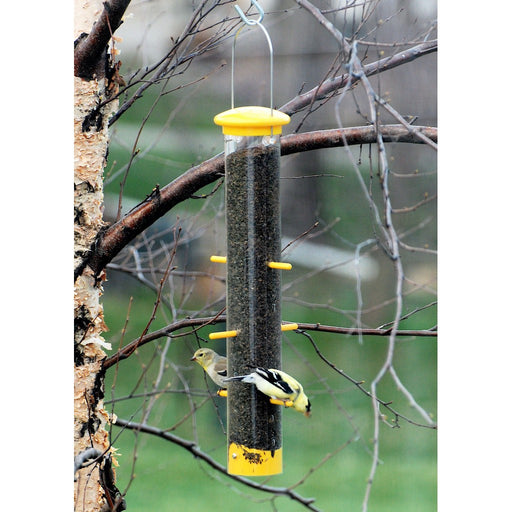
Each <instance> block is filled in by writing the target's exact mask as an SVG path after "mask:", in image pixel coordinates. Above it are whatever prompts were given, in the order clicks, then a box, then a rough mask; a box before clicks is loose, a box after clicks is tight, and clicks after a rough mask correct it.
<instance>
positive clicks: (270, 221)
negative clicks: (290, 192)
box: [224, 135, 282, 474]
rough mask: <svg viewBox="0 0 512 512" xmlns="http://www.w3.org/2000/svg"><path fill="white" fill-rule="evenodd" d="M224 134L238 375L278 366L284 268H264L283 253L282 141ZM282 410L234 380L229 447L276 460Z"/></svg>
mask: <svg viewBox="0 0 512 512" xmlns="http://www.w3.org/2000/svg"><path fill="white" fill-rule="evenodd" d="M224 137H225V138H224V140H225V155H226V165H225V168H226V178H225V179H226V185H225V189H226V222H227V288H226V290H227V291H226V293H227V329H228V330H231V329H236V330H237V331H238V334H237V336H236V337H233V338H228V339H227V341H226V343H227V355H228V376H235V375H244V374H247V373H250V372H251V371H252V370H253V369H254V366H263V367H266V368H280V367H281V305H280V304H281V300H280V299H281V271H280V270H276V269H272V268H270V267H269V266H268V263H269V262H271V261H279V260H280V254H281V216H280V206H279V175H280V173H279V161H280V136H279V135H270V136H269V135H265V136H236V135H225V136H224ZM281 410H282V408H281V407H280V406H277V405H273V404H271V403H270V402H269V398H268V397H267V396H265V395H263V394H261V393H260V392H259V391H257V390H256V388H255V386H253V385H250V384H245V383H242V382H231V383H230V384H229V388H228V441H229V445H230V446H231V445H234V446H240V447H243V448H244V449H246V448H250V449H255V450H256V455H254V453H252V454H251V457H249V459H250V458H252V459H258V456H259V454H260V451H261V453H268V452H270V454H271V457H274V454H275V452H276V451H279V455H281V446H282V434H281ZM242 451H243V450H242ZM232 455H233V454H232ZM234 455H235V456H236V453H235V454H234ZM249 462H250V461H249ZM253 462H254V467H255V468H257V470H259V471H263V472H260V473H259V474H275V473H280V472H281V468H280V464H275V463H271V464H270V465H269V466H268V468H267V469H264V468H262V466H261V461H258V460H256V461H253ZM273 462H275V461H273ZM228 466H229V464H228ZM249 466H251V464H250V463H249ZM238 474H251V473H250V472H248V473H240V472H238Z"/></svg>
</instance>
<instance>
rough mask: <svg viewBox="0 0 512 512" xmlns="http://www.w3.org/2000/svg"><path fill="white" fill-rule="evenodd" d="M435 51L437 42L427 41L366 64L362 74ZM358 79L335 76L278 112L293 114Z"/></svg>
mask: <svg viewBox="0 0 512 512" xmlns="http://www.w3.org/2000/svg"><path fill="white" fill-rule="evenodd" d="M436 51H437V41H427V42H425V43H422V44H419V45H417V46H413V47H412V48H409V49H408V50H403V51H401V52H398V53H397V54H395V55H392V56H391V57H384V58H382V59H379V60H378V61H375V62H372V63H370V64H367V65H366V66H362V70H363V72H364V74H365V75H366V76H367V77H369V76H372V75H376V74H378V73H382V72H383V71H388V70H390V69H393V68H396V67H397V66H401V65H402V64H406V63H408V62H412V61H413V60H415V59H417V58H418V57H422V56H423V55H428V54H429V53H432V52H436ZM359 79H360V78H359V77H355V76H353V75H352V76H350V73H347V74H344V75H339V76H336V77H334V78H332V79H331V80H327V81H326V82H324V83H322V84H320V85H319V86H317V87H315V88H313V89H311V90H310V91H307V92H305V93H303V94H299V95H298V96H296V97H295V98H293V99H292V100H290V101H288V102H287V103H285V104H284V105H283V106H282V107H280V108H279V110H281V111H282V112H284V113H285V114H288V115H292V114H295V113H297V112H300V111H301V110H304V109H305V108H307V107H308V106H309V105H310V104H311V103H312V102H314V101H320V100H322V99H324V98H326V97H327V96H328V95H329V94H332V93H333V92H335V91H337V90H338V89H342V88H343V87H345V86H346V85H347V84H349V83H350V84H351V86H353V85H354V84H356V83H357V82H358V81H359Z"/></svg>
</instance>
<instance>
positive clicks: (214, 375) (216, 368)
mask: <svg viewBox="0 0 512 512" xmlns="http://www.w3.org/2000/svg"><path fill="white" fill-rule="evenodd" d="M190 360H191V361H196V362H197V363H199V364H200V365H201V366H202V367H203V370H204V371H205V372H206V373H207V374H208V375H209V377H210V379H212V380H213V382H215V384H217V386H220V387H221V388H223V389H225V388H226V384H225V383H224V379H225V378H226V377H227V376H228V370H227V360H226V358H225V357H224V356H220V355H219V354H217V352H215V351H213V350H212V349H210V348H200V349H198V350H196V351H195V353H194V355H193V356H192V358H191V359H190Z"/></svg>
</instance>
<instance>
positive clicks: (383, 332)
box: [103, 314, 437, 370]
mask: <svg viewBox="0 0 512 512" xmlns="http://www.w3.org/2000/svg"><path fill="white" fill-rule="evenodd" d="M225 321H226V315H222V314H219V315H217V316H212V317H206V318H184V319H183V320H180V321H179V322H175V323H174V324H170V325H167V326H165V327H162V329H158V330H157V331H154V332H152V333H150V334H146V335H145V336H140V337H139V338H137V339H135V340H133V341H131V342H130V343H128V344H127V345H125V346H124V347H123V348H122V349H120V350H119V351H118V352H117V353H116V354H113V355H112V356H110V357H107V358H106V359H105V361H104V362H103V368H104V369H105V370H106V369H107V368H110V367H111V366H113V365H115V364H116V363H118V362H119V361H122V360H123V359H126V358H128V357H129V356H130V355H131V354H132V353H133V351H134V347H135V348H138V347H141V346H142V345H145V344H146V343H150V342H151V341H155V340H157V339H160V338H163V337H166V336H170V335H171V334H172V333H173V332H175V331H179V330H181V329H186V328H192V329H193V330H192V331H189V332H186V333H183V334H182V336H186V335H189V334H192V333H193V332H195V331H197V330H199V329H201V328H202V327H206V326H207V325H215V324H217V323H220V322H225ZM297 325H298V329H300V330H302V331H318V332H330V333H333V334H346V335H351V336H356V335H357V336H360V335H362V336H389V334H390V332H391V327H390V328H386V329H381V328H378V329H368V328H366V329H357V328H354V327H339V326H337V325H322V324H306V323H298V324H297ZM396 336H420V337H436V336H437V331H433V330H432V331H431V330H414V329H403V330H400V331H397V332H396Z"/></svg>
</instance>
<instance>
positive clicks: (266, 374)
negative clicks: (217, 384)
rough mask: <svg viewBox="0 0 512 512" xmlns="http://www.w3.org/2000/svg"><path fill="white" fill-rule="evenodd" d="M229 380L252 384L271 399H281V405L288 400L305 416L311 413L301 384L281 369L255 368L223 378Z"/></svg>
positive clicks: (309, 404)
mask: <svg viewBox="0 0 512 512" xmlns="http://www.w3.org/2000/svg"><path fill="white" fill-rule="evenodd" d="M230 381H242V382H247V383H249V384H254V385H255V386H256V388H258V390H259V391H261V392H262V393H264V394H265V395H267V396H269V397H271V398H273V399H277V400H278V401H282V403H283V405H288V404H287V403H286V402H288V401H290V402H292V407H293V408H294V409H296V410H297V411H299V412H301V413H303V414H304V415H305V416H309V415H310V414H311V403H310V401H309V399H308V397H307V396H306V394H305V393H304V389H303V388H302V385H301V384H300V382H298V381H296V380H295V379H294V378H293V377H292V376H291V375H288V374H287V373H285V372H283V371H282V370H274V369H268V370H266V369H265V368H256V369H255V370H254V371H253V372H252V373H249V374H248V375H238V376H236V377H230V378H229V379H225V380H224V382H230Z"/></svg>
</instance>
